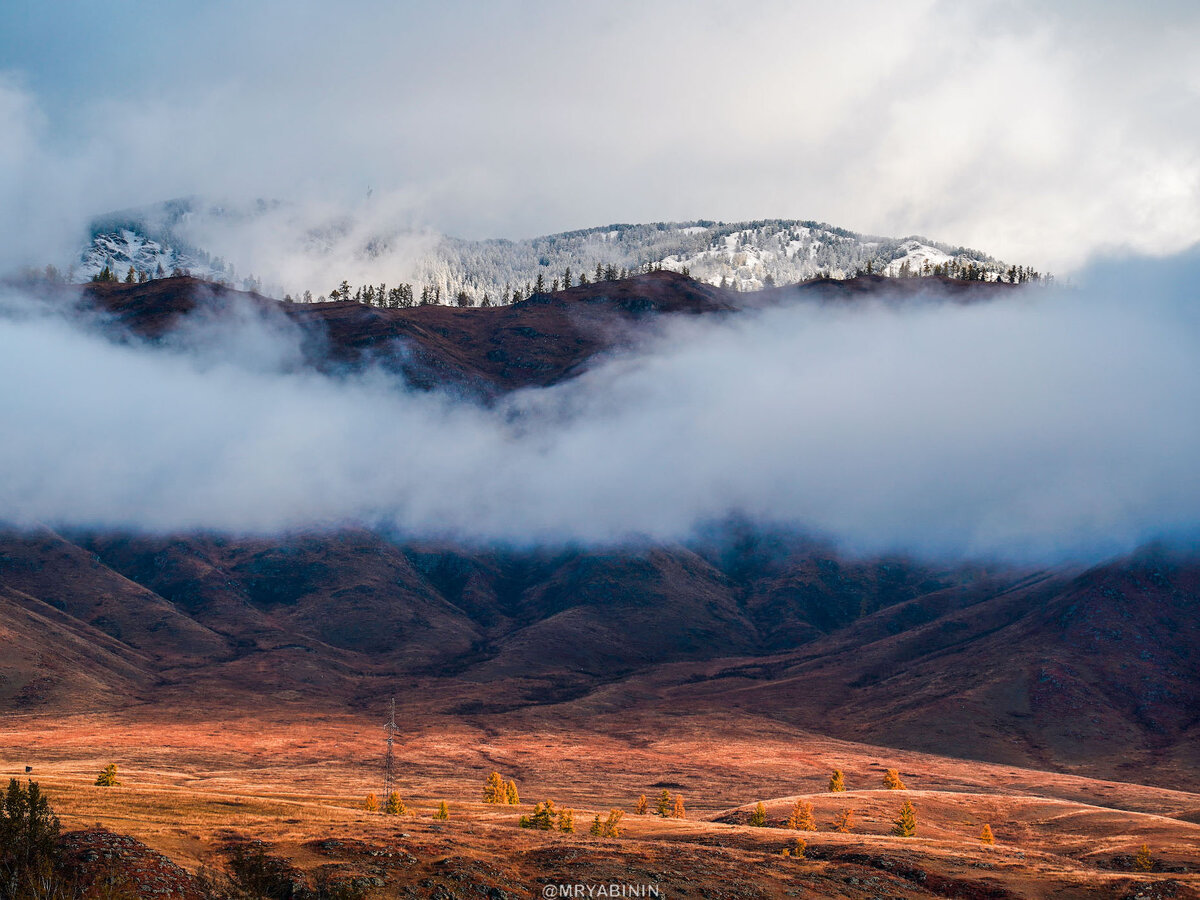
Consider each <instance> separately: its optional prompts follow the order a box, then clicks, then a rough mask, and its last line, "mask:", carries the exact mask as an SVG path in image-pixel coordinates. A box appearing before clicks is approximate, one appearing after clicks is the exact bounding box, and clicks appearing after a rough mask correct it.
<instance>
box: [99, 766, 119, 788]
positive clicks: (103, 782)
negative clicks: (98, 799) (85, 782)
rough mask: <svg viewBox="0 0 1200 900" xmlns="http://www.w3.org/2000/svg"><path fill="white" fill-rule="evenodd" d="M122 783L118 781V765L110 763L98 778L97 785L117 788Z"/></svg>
mask: <svg viewBox="0 0 1200 900" xmlns="http://www.w3.org/2000/svg"><path fill="white" fill-rule="evenodd" d="M120 783H121V782H119V781H117V764H116V763H109V764H108V765H107V766H105V767H104V771H103V772H101V773H100V774H99V775H98V776H96V784H97V785H99V786H100V787H115V786H116V785H118V784H120Z"/></svg>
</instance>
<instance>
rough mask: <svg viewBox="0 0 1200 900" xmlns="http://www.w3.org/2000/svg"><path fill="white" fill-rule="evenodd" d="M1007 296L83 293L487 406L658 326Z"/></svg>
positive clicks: (667, 285)
mask: <svg viewBox="0 0 1200 900" xmlns="http://www.w3.org/2000/svg"><path fill="white" fill-rule="evenodd" d="M1012 288H1013V286H1012V285H1001V284H989V283H984V282H965V281H955V280H953V279H947V278H927V279H926V278H921V279H916V278H912V279H888V278H881V277H878V276H862V277H859V278H854V279H849V280H846V281H837V280H830V279H820V280H816V281H811V282H806V283H804V284H801V285H793V286H789V287H785V288H776V289H773V290H770V291H762V292H759V293H757V294H739V293H734V292H730V291H725V290H721V289H720V288H716V287H713V286H712V285H708V284H702V283H700V282H697V281H693V280H692V279H690V278H687V277H686V276H684V275H680V274H677V273H674V272H665V271H664V272H652V273H650V274H647V275H639V276H636V277H633V278H628V279H624V280H622V281H602V282H598V283H595V284H588V285H581V286H577V287H573V288H570V289H569V290H564V291H559V292H557V293H554V294H539V295H536V296H534V297H532V298H530V299H529V300H525V301H522V302H521V303H517V304H515V305H512V306H496V307H489V308H486V309H483V308H467V309H459V308H456V307H450V306H432V305H431V306H417V307H412V308H409V309H380V308H377V307H371V306H365V305H363V304H361V303H354V302H351V301H345V302H336V303H317V304H285V303H280V302H278V301H275V300H269V299H267V298H265V297H261V296H259V295H257V294H246V293H243V292H240V291H234V290H231V289H228V288H222V287H219V286H216V285H212V284H209V283H208V282H203V281H199V280H197V279H194V278H187V277H178V278H167V279H162V280H158V281H150V282H147V283H145V284H131V285H126V284H92V285H88V286H87V288H86V295H87V297H88V298H90V301H91V302H92V303H94V305H95V306H96V307H98V308H99V309H100V310H101V311H103V312H104V313H105V314H107V315H108V316H111V317H112V320H113V321H114V322H116V323H117V324H118V326H119V327H120V328H121V329H125V330H127V331H128V332H131V333H133V334H136V335H139V336H141V337H144V338H149V339H161V338H162V337H164V336H165V335H167V334H168V333H169V332H170V331H171V330H172V329H174V328H176V327H178V326H179V324H180V323H181V322H183V321H185V320H186V319H187V318H188V317H189V316H192V315H194V314H196V313H197V311H198V310H202V311H212V310H214V309H216V310H219V309H220V308H221V307H222V306H223V305H228V304H231V303H235V302H244V303H249V304H251V305H252V306H254V307H256V308H259V309H261V310H263V311H266V312H268V313H279V314H282V315H285V316H286V317H287V318H288V319H290V320H291V321H292V322H294V323H296V324H297V325H298V326H299V327H300V329H301V333H302V334H303V335H304V336H305V337H304V340H303V351H304V353H305V354H306V356H307V357H308V359H309V361H310V362H311V363H312V364H313V365H316V366H318V367H321V368H323V369H330V368H334V369H336V368H338V367H343V366H354V365H361V364H362V363H364V362H367V361H374V362H377V363H379V364H380V365H383V366H384V367H386V368H390V369H392V370H394V371H397V372H400V373H402V374H403V375H404V376H405V378H406V379H407V380H409V381H410V382H411V383H413V384H415V385H418V386H420V387H425V388H429V387H435V386H443V387H456V388H458V389H460V390H466V391H467V392H468V393H471V394H473V395H482V396H485V397H486V396H492V395H495V394H496V393H498V392H503V391H508V390H514V389H517V388H522V387H538V386H541V387H544V386H546V385H550V384H555V383H557V382H560V381H563V380H564V379H567V378H570V377H572V376H573V375H575V374H578V373H579V372H580V371H581V370H582V368H583V367H584V366H585V365H586V363H587V362H588V360H590V359H591V358H592V357H594V356H595V355H596V354H598V353H601V352H603V351H605V350H607V349H609V348H611V347H613V346H615V345H617V344H620V343H621V342H623V341H627V340H629V339H631V338H632V337H633V336H635V335H636V334H637V333H638V332H639V331H640V330H644V329H645V327H646V324H647V323H648V322H650V321H652V320H653V319H654V318H656V317H658V316H663V315H704V314H713V313H728V312H733V311H736V310H738V309H747V308H754V307H760V306H765V305H770V304H775V303H786V302H797V301H801V300H806V301H817V302H841V301H846V300H859V299H863V298H869V297H876V296H883V295H888V296H895V297H898V298H906V297H913V296H916V295H923V296H932V297H940V298H944V299H952V300H955V301H958V302H964V301H967V300H974V299H986V298H991V297H993V296H996V295H998V294H1001V293H1003V292H1005V291H1007V290H1011V289H1012Z"/></svg>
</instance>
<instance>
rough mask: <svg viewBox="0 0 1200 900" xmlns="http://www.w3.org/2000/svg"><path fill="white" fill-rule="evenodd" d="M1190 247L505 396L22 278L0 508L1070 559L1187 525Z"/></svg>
mask: <svg viewBox="0 0 1200 900" xmlns="http://www.w3.org/2000/svg"><path fill="white" fill-rule="evenodd" d="M1196 284H1200V255H1198V254H1196V253H1190V254H1187V255H1184V256H1180V257H1175V258H1171V259H1167V260H1159V261H1147V260H1132V259H1130V260H1123V261H1113V262H1108V263H1104V264H1098V265H1096V266H1093V267H1092V268H1091V269H1089V270H1088V271H1087V272H1086V273H1084V274H1083V275H1082V276H1081V280H1080V285H1079V287H1077V288H1075V289H1070V290H1067V289H1061V290H1054V291H1030V292H1025V293H1020V294H1013V295H1009V296H1007V297H1006V298H1005V299H1002V300H999V301H996V302H992V303H988V304H980V305H971V306H959V305H953V304H943V303H933V302H930V303H915V302H906V303H904V304H887V303H880V304H876V305H870V306H862V307H854V308H831V307H818V306H815V305H811V304H807V303H803V304H800V303H797V304H789V305H785V306H781V307H778V308H773V309H768V310H765V311H760V312H754V313H744V314H740V315H738V316H734V317H729V318H726V319H719V320H718V319H715V318H705V319H686V320H685V319H677V320H670V321H669V322H667V324H666V326H665V327H664V328H663V330H662V331H661V332H660V333H657V334H655V335H653V336H651V337H648V338H647V339H646V340H645V341H644V342H643V343H641V344H639V345H638V346H637V347H636V348H634V349H632V350H629V351H626V352H622V353H620V354H618V355H615V356H611V357H609V358H607V359H605V360H602V361H600V362H599V363H597V364H596V365H595V366H594V367H593V368H592V369H591V370H590V371H589V372H588V373H586V374H584V375H583V376H582V377H580V378H578V379H576V380H574V381H572V382H569V383H567V384H563V385H560V386H557V387H553V388H549V389H536V390H527V391H523V392H520V393H518V394H516V395H513V396H512V397H510V398H509V399H508V400H507V401H505V402H504V403H503V404H501V405H500V406H499V407H498V408H496V409H484V408H481V407H479V406H475V405H472V404H468V403H465V402H460V401H454V400H453V399H451V398H448V397H446V396H443V395H441V394H437V393H434V394H425V393H419V392H412V391H409V390H406V389H404V388H402V387H400V386H398V385H397V383H396V382H395V380H394V379H392V378H390V377H389V376H386V375H384V374H382V373H367V374H365V375H362V376H361V377H355V378H351V379H333V378H328V377H325V376H321V375H318V374H314V373H310V372H308V371H307V370H304V369H303V368H298V367H297V365H296V360H297V359H298V353H297V349H296V348H297V346H298V343H297V342H298V341H299V335H297V334H295V333H294V332H293V331H292V330H291V329H290V327H289V326H287V325H286V324H285V323H283V322H282V320H276V319H274V318H271V317H267V318H261V317H259V316H255V315H250V314H248V313H244V314H242V315H240V316H235V317H233V318H223V319H219V320H213V321H209V322H207V323H202V324H197V325H194V326H193V327H192V328H191V329H190V330H189V332H188V333H187V335H186V336H181V337H178V338H176V340H174V341H173V342H172V344H171V346H169V347H167V348H159V349H152V348H148V347H145V346H141V345H136V344H134V345H131V344H117V343H113V342H110V341H108V340H106V339H104V338H103V337H100V336H98V335H97V333H96V332H95V330H94V329H93V328H91V327H88V326H84V325H81V324H80V323H79V322H78V321H75V320H73V319H72V318H70V317H66V316H61V315H57V314H54V313H52V312H50V311H48V310H50V309H52V305H51V306H50V307H47V305H46V304H44V303H41V302H40V301H34V300H32V299H30V298H28V297H25V296H22V295H19V294H16V293H13V292H12V291H9V292H8V293H7V294H6V295H5V296H4V298H3V302H2V304H0V308H2V309H3V314H2V315H0V379H2V381H3V383H4V384H5V385H6V386H7V387H6V389H5V390H4V391H3V392H0V432H2V433H3V434H4V435H5V439H4V440H3V441H2V442H0V509H3V510H4V514H5V517H6V518H7V519H9V520H11V521H16V522H18V523H21V524H25V525H29V524H34V523H39V522H44V523H49V524H51V525H55V526H66V525H72V526H87V527H104V528H110V527H111V528H132V529H139V530H149V531H156V532H169V531H177V530H188V529H206V530H218V531H228V532H234V533H245V532H252V533H274V532H279V531H284V530H291V529H303V528H311V527H333V526H337V525H340V524H344V523H358V522H363V523H368V524H377V525H384V526H387V527H394V528H396V529H398V530H399V531H400V532H402V533H404V534H407V535H413V536H440V537H452V538H456V539H460V540H466V541H472V542H490V541H501V542H505V543H517V544H527V543H559V542H563V541H580V542H586V543H593V542H594V543H608V542H615V541H621V540H626V539H630V538H650V539H653V540H672V539H685V538H687V537H688V536H689V535H690V534H691V533H693V530H694V529H695V528H696V527H697V526H698V525H701V524H702V523H704V522H705V521H708V520H711V519H714V518H720V517H722V516H724V515H727V514H729V513H738V514H741V515H745V516H748V517H750V518H752V519H757V520H762V521H769V522H772V523H787V524H792V525H795V526H797V527H801V528H804V529H808V530H811V531H816V532H820V533H822V534H827V535H831V536H833V537H835V538H837V539H838V540H840V541H841V542H843V544H845V545H846V546H848V547H850V548H853V549H856V550H863V551H877V550H884V549H888V550H890V549H903V550H910V551H915V552H920V553H924V554H935V555H937V554H949V555H961V554H968V555H976V556H1004V557H1009V558H1018V559H1039V560H1040V559H1057V558H1064V557H1073V556H1074V557H1086V558H1095V557H1098V556H1102V555H1106V554H1111V553H1116V552H1119V551H1122V550H1127V549H1131V548H1133V547H1135V546H1137V545H1138V544H1140V543H1142V542H1145V541H1147V540H1150V539H1154V538H1158V537H1164V536H1165V537H1188V538H1190V537H1194V536H1196V535H1197V533H1200V529H1198V526H1200V479H1198V478H1197V477H1196V474H1195V473H1196V464H1195V461H1196V459H1197V458H1200V414H1198V413H1197V410H1200V367H1197V366H1196V359H1197V358H1200V306H1198V305H1197V303H1196V288H1195V285H1196Z"/></svg>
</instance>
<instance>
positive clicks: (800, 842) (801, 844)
mask: <svg viewBox="0 0 1200 900" xmlns="http://www.w3.org/2000/svg"><path fill="white" fill-rule="evenodd" d="M807 853H808V841H806V840H805V839H804V838H796V843H795V844H793V845H792V857H793V858H794V859H804V857H805V855H806V854H807Z"/></svg>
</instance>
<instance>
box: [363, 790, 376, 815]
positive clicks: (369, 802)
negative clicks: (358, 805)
mask: <svg viewBox="0 0 1200 900" xmlns="http://www.w3.org/2000/svg"><path fill="white" fill-rule="evenodd" d="M363 809H365V810H366V811H367V812H379V798H378V797H376V796H375V795H374V794H367V799H365V800H364V801H363Z"/></svg>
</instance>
